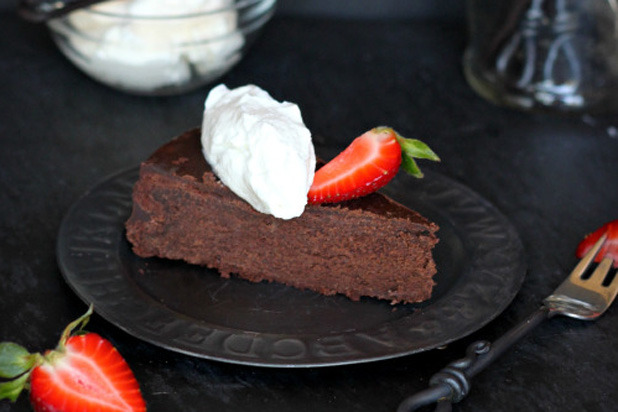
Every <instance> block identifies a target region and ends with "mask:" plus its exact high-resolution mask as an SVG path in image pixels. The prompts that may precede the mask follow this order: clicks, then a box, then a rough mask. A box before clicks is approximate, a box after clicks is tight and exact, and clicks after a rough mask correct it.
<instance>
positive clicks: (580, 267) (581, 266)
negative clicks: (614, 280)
mask: <svg viewBox="0 0 618 412" xmlns="http://www.w3.org/2000/svg"><path fill="white" fill-rule="evenodd" d="M606 239H607V235H603V236H601V237H600V238H599V240H597V242H596V243H595V244H594V246H592V248H591V249H590V250H589V251H588V253H586V254H585V255H584V257H583V258H581V260H580V261H579V263H578V264H577V265H576V266H575V267H574V268H573V271H572V272H571V274H570V275H569V278H570V279H571V280H576V279H579V278H580V277H581V276H582V275H583V274H584V273H585V272H586V269H588V267H589V266H590V264H591V263H592V261H593V260H594V257H595V256H596V254H597V253H598V252H599V250H600V249H601V246H603V243H605V240H606ZM606 273H607V272H606Z"/></svg>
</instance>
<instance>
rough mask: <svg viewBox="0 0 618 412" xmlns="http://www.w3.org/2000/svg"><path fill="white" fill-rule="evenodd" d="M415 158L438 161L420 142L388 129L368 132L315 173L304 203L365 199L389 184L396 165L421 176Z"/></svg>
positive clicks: (395, 171) (396, 168) (413, 174)
mask: <svg viewBox="0 0 618 412" xmlns="http://www.w3.org/2000/svg"><path fill="white" fill-rule="evenodd" d="M415 158H417V159H429V160H434V161H439V160H440V159H439V158H438V156H437V155H436V154H435V153H434V152H433V151H432V150H431V149H430V148H429V147H428V146H427V145H426V144H425V143H423V142H421V141H420V140H417V139H406V138H404V137H402V136H400V135H399V134H398V133H397V132H396V131H394V130H393V129H392V128H390V127H384V126H382V127H376V128H374V129H371V130H369V131H368V132H366V133H364V134H362V135H361V136H359V137H357V138H356V139H355V140H354V141H353V142H352V143H351V144H350V145H349V146H348V147H347V148H346V149H345V150H344V151H343V152H341V153H340V154H339V155H337V156H336V157H335V158H334V159H333V160H331V161H330V162H328V163H327V164H326V165H324V166H323V167H321V168H320V169H318V170H317V171H316V173H315V176H314V178H313V184H312V185H311V188H310V189H309V193H308V195H307V198H308V202H309V203H310V204H317V203H334V202H341V201H344V200H348V199H352V198H356V197H361V196H365V195H367V194H369V193H372V192H375V191H376V190H378V189H380V188H381V187H383V186H384V185H386V184H387V183H388V182H389V181H391V179H393V177H395V175H396V174H397V172H398V171H399V167H400V166H402V167H403V169H404V170H406V171H407V172H408V173H409V174H411V175H412V176H415V177H422V176H423V174H422V173H421V170H420V169H419V167H418V165H417V164H416V161H415V160H414V159H415Z"/></svg>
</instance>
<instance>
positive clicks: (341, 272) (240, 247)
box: [126, 129, 438, 303]
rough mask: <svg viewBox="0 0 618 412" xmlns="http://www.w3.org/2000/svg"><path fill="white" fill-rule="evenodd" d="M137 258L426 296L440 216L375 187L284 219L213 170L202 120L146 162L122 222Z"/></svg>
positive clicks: (308, 284) (329, 290)
mask: <svg viewBox="0 0 618 412" xmlns="http://www.w3.org/2000/svg"><path fill="white" fill-rule="evenodd" d="M126 228H127V237H128V239H129V241H130V242H131V243H132V245H133V251H134V252H135V253H136V254H137V255H138V256H141V257H153V256H158V257H162V258H168V259H181V260H184V261H186V262H189V263H192V264H197V265H203V266H207V267H210V268H216V269H218V270H219V272H220V273H221V275H222V276H224V277H229V276H230V275H231V274H235V275H238V276H239V277H241V278H243V279H247V280H250V281H253V282H260V281H263V280H266V281H274V282H280V283H283V284H286V285H290V286H293V287H296V288H300V289H310V290H313V291H315V292H318V293H322V294H325V295H333V294H336V293H340V294H343V295H346V296H348V297H349V298H351V299H353V300H358V299H359V298H360V297H362V296H368V297H375V298H379V299H387V300H389V301H391V302H393V303H399V302H403V303H411V302H420V301H423V300H426V299H428V298H429V297H430V296H431V290H432V287H433V285H434V281H433V280H432V277H433V275H434V274H435V273H436V267H435V263H434V261H433V258H432V255H431V251H432V249H433V247H434V245H435V244H436V243H437V242H438V239H437V238H436V236H435V232H436V231H437V230H438V227H437V225H436V224H434V223H432V222H430V221H428V220H427V219H426V218H424V217H423V216H421V215H420V214H418V213H417V212H415V211H412V210H410V209H408V208H406V207H404V206H402V205H400V204H398V203H396V202H394V201H393V200H391V199H389V198H388V197H386V196H384V195H382V194H379V193H373V194H370V195H368V196H365V197H362V198H358V199H354V200H349V201H346V202H342V203H338V204H325V205H309V206H307V208H306V209H305V211H304V213H303V214H302V215H301V216H300V217H298V218H293V219H289V220H283V219H278V218H275V217H273V216H271V215H268V214H263V213H260V212H257V211H255V210H254V209H253V208H252V207H251V206H250V205H249V204H247V203H246V202H245V201H244V200H242V199H240V198H239V197H237V196H236V195H235V194H234V193H232V192H231V191H230V190H229V189H228V188H227V187H226V186H224V185H223V184H222V183H221V182H220V181H219V180H218V179H217V177H216V176H215V175H214V174H213V173H212V171H211V169H210V166H209V165H208V164H207V162H206V161H205V160H204V157H203V155H202V150H201V143H200V131H199V129H196V130H192V131H189V132H187V133H184V134H183V135H181V136H179V137H177V138H175V139H174V140H172V141H171V142H169V143H168V144H166V145H164V146H162V147H161V148H160V149H158V150H157V151H156V152H155V153H154V154H153V155H152V156H151V157H150V158H149V159H148V160H146V161H145V162H144V163H142V165H141V168H140V177H139V180H138V182H137V183H136V184H135V187H134V190H133V212H132V214H131V216H130V218H129V220H128V221H127V223H126Z"/></svg>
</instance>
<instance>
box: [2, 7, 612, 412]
mask: <svg viewBox="0 0 618 412" xmlns="http://www.w3.org/2000/svg"><path fill="white" fill-rule="evenodd" d="M464 42H465V28H464V27H463V26H462V25H457V24H446V23H440V22H415V23H413V22H402V21H388V22H375V23H370V22H367V21H354V20H334V19H317V18H311V17H304V18H294V17H277V18H276V19H275V20H273V21H272V22H271V24H269V25H268V27H267V29H266V30H265V32H264V33H263V36H262V37H261V38H260V39H259V41H258V43H256V44H255V46H254V47H253V49H252V50H251V52H250V53H249V55H248V56H247V57H246V59H244V60H243V61H242V62H241V63H240V64H239V65H238V66H237V67H236V68H235V69H234V70H233V71H232V72H230V73H229V74H228V75H226V76H225V77H224V78H223V79H221V81H222V82H225V83H227V84H228V85H229V86H239V85H243V84H246V83H255V84H258V85H260V86H261V87H263V88H265V89H267V90H268V91H270V92H271V94H272V95H273V96H274V97H276V98H278V99H285V100H290V101H294V102H296V103H298V104H299V105H300V107H301V109H302V110H303V115H304V118H305V121H306V123H307V125H308V126H309V127H310V128H311V129H312V130H313V131H314V133H315V134H316V135H319V136H325V137H323V138H319V139H318V141H317V142H316V144H317V145H318V153H320V152H321V153H333V151H334V150H336V149H337V148H340V147H342V146H343V145H345V144H346V143H347V142H348V141H349V140H350V139H351V138H353V137H355V136H356V135H357V134H359V133H360V132H362V131H364V130H365V129H368V128H370V127H373V126H375V125H379V124H390V125H393V126H396V127H397V128H398V129H399V131H400V132H401V133H402V134H404V135H406V136H414V137H419V138H422V139H424V140H426V141H428V142H430V143H431V144H432V146H433V147H434V148H435V150H436V151H437V152H438V153H439V154H440V155H441V157H442V160H443V161H442V163H441V164H440V165H436V166H434V165H432V166H430V168H431V169H432V170H436V171H439V172H440V173H441V174H443V175H445V176H448V177H450V178H452V179H454V180H456V181H459V182H461V183H463V184H465V185H467V186H468V187H470V188H471V189H473V190H475V191H476V192H478V193H480V194H481V195H482V196H484V197H485V198H486V199H488V200H489V201H491V202H492V203H493V204H494V205H495V206H496V207H498V208H499V209H500V210H501V211H502V213H504V215H506V216H507V217H508V219H509V220H510V221H511V222H512V224H513V225H514V226H515V228H516V229H517V230H518V232H519V234H520V236H521V240H522V242H523V245H524V248H525V253H526V264H527V267H528V273H527V277H526V280H525V281H524V284H523V287H522V289H521V291H520V293H519V294H518V296H517V297H516V298H515V300H514V301H513V303H512V304H511V305H510V306H509V307H508V308H507V310H506V311H505V312H504V313H503V314H501V315H500V316H499V317H498V318H497V319H495V320H494V321H492V322H491V323H490V324H489V325H487V326H486V327H484V328H482V329H481V330H479V331H478V332H475V333H473V334H472V335H471V336H468V337H466V338H464V339H462V340H460V341H458V342H455V343H452V344H451V345H449V346H448V347H447V348H445V349H441V350H433V351H430V352H426V353H422V354H418V355H413V356H408V357H404V358H399V359H394V360H388V361H382V362H376V363H370V364H363V365H353V366H342V367H334V368H317V369H298V370H290V369H260V368H254V367H248V366H235V365H230V364H224V363H217V362H212V361H206V360H201V359H196V358H192V357H189V356H185V355H181V354H177V353H172V352H169V351H166V350H164V349H161V348H158V347H156V346H153V345H150V344H148V343H144V342H141V341H139V340H137V339H135V338H133V337H131V336H130V335H128V334H127V333H125V332H123V331H122V330H120V329H118V328H117V327H116V326H114V325H112V324H110V323H108V322H106V321H105V320H104V319H102V318H101V317H99V316H94V318H93V320H92V322H91V324H90V325H89V327H90V329H91V330H94V331H97V332H98V333H100V334H102V335H104V336H105V337H107V338H109V339H110V340H111V341H112V342H113V343H114V344H115V345H116V346H117V347H118V349H119V350H120V352H121V353H122V354H123V355H124V356H125V357H126V359H127V361H128V362H129V363H130V365H131V366H132V368H133V369H134V371H135V374H136V375H137V377H138V379H139V381H140V383H141V385H142V388H143V392H144V396H145V398H146V401H147V402H148V406H149V409H150V410H151V411H177V410H183V411H230V412H233V411H247V410H251V411H256V412H258V411H259V412H261V411H283V412H285V411H290V412H291V411H295V412H302V411H325V412H327V411H385V412H386V411H394V410H395V409H396V407H397V405H398V403H399V402H400V401H401V400H402V399H403V398H405V397H406V396H407V395H409V394H411V393H413V392H415V391H417V390H420V389H423V388H425V387H426V385H427V381H428V379H429V377H430V376H431V375H432V374H433V373H434V372H436V371H437V370H439V369H440V368H441V367H442V366H444V365H445V364H446V363H448V362H449V361H451V360H454V359H456V358H459V357H461V356H462V355H463V353H464V351H465V347H466V346H467V344H469V343H470V342H472V341H474V340H476V339H481V338H483V339H485V338H486V339H495V338H496V337H498V336H499V335H500V334H501V333H503V332H504V331H505V330H507V329H508V328H509V327H510V326H512V325H514V324H515V323H516V322H517V321H519V320H521V319H523V318H524V317H525V316H526V315H527V314H528V313H529V312H531V311H532V310H534V309H535V308H536V307H537V305H538V304H539V302H540V301H541V300H542V298H543V297H544V296H545V295H546V294H548V293H549V292H551V291H552V290H553V288H554V287H555V286H556V285H557V284H559V283H560V281H561V279H562V278H563V277H564V276H565V273H566V272H567V271H568V270H569V269H570V267H571V266H572V265H573V264H574V262H575V257H574V249H575V246H576V245H577V243H578V241H579V240H580V238H581V237H582V236H583V235H584V234H586V233H587V232H589V231H591V230H593V229H595V228H596V227H598V226H599V225H601V224H602V223H604V222H606V221H609V220H612V219H616V218H618V208H617V206H618V190H616V189H617V182H618V132H617V128H616V127H618V118H616V116H613V115H608V114H606V115H597V114H591V113H585V114H584V113H580V114H576V115H572V116H559V115H553V114H527V113H520V112H515V111H512V110H508V109H504V108H498V107H494V106H492V105H490V104H489V103H487V102H485V101H483V100H482V99H480V98H479V97H477V96H476V95H475V94H474V93H473V92H472V91H471V90H470V88H469V87H468V86H467V84H466V82H465V80H464V78H463V76H462V72H461V64H460V61H461V55H462V52H463V47H464ZM0 73H2V77H1V80H0V96H1V98H0V148H1V150H0V229H1V230H0V253H1V255H0V313H2V321H0V339H2V340H10V341H16V342H19V343H21V344H22V345H25V346H26V347H28V348H29V349H31V350H43V349H45V348H49V347H52V346H54V345H55V342H56V340H57V338H58V334H59V333H60V331H61V330H62V328H63V327H64V325H65V324H66V323H67V322H69V321H70V320H72V319H74V318H75V317H77V316H79V315H80V314H81V313H82V312H83V311H84V310H85V305H84V304H83V303H82V302H81V301H80V300H79V299H78V298H77V297H76V296H75V294H74V293H73V292H72V291H71V289H70V288H69V286H67V284H65V282H64V281H63V278H62V276H61V274H60V272H59V269H58V266H57V262H56V257H55V256H56V254H55V247H56V236H57V233H58V229H59V226H60V222H61V219H62V217H63V215H64V214H65V213H66V212H67V210H68V208H69V207H70V206H71V204H72V203H73V202H75V201H76V199H78V197H79V196H80V195H81V194H82V193H83V192H84V191H86V190H87V189H89V188H90V187H91V186H92V185H93V184H94V183H95V182H97V181H100V180H101V179H103V178H104V177H105V176H107V175H109V174H111V173H114V172H116V171H118V170H121V169H125V168H128V167H131V166H135V165H137V164H138V163H139V162H140V160H142V159H144V158H145V157H146V156H147V155H148V154H149V153H150V152H151V151H153V150H154V149H155V148H156V147H158V146H159V145H160V144H162V143H163V142H165V141H166V140H168V139H169V138H171V137H172V136H174V135H176V134H178V133H179V132H181V131H183V130H185V129H188V128H191V127H194V126H196V125H199V123H200V119H201V111H202V104H203V100H204V98H205V96H206V93H207V91H208V87H205V88H203V89H201V90H199V91H196V92H193V93H190V94H186V95H183V96H177V97H159V98H146V97H136V96H130V95H125V94H122V93H119V92H116V91H114V90H111V89H109V88H106V87H105V86H102V85H100V84H98V83H95V82H94V81H92V80H90V79H89V78H87V77H86V76H85V75H83V74H82V73H81V72H79V71H78V70H77V69H75V68H74V67H73V66H72V65H71V64H70V63H69V62H68V61H67V60H65V59H64V57H63V56H62V55H61V54H60V53H59V51H58V50H57V49H56V48H55V46H54V44H53V43H52V41H51V39H50V37H49V35H48V33H47V31H46V30H45V28H44V27H41V26H33V25H29V24H26V23H23V22H21V21H19V20H18V19H17V17H16V16H15V15H13V14H12V13H10V12H4V13H2V14H0ZM617 347H618V308H617V307H614V308H611V309H610V310H609V312H608V313H607V314H606V315H605V316H604V317H602V318H601V319H600V320H598V321H597V322H596V323H586V324H585V323H581V322H577V321H574V320H567V319H555V320H552V321H551V322H548V323H546V324H544V325H543V326H542V327H541V328H539V329H537V330H536V331H534V332H533V333H532V334H531V335H530V336H528V337H527V339H525V340H524V341H522V342H520V344H518V345H517V346H516V347H515V348H514V349H513V350H512V351H510V352H509V353H507V354H506V355H505V356H504V357H503V358H502V359H500V360H499V361H498V362H497V363H496V364H494V365H492V366H491V367H490V369H488V370H487V371H485V372H483V373H482V374H480V375H479V376H478V377H477V378H475V380H474V382H473V389H472V392H471V394H470V396H469V397H468V398H467V399H466V400H464V401H463V402H462V403H461V404H459V405H457V406H456V407H455V408H456V410H458V411H521V410H530V411H561V412H562V411H593V412H596V411H614V410H617V409H618V383H617V382H616V379H615V378H616V374H617V372H616V371H617V370H618V351H617V350H616V348H617ZM27 410H29V406H28V402H27V400H26V399H25V398H24V399H21V400H19V401H18V402H17V403H16V404H15V405H11V404H9V403H7V402H1V403H0V411H2V412H4V411H27Z"/></svg>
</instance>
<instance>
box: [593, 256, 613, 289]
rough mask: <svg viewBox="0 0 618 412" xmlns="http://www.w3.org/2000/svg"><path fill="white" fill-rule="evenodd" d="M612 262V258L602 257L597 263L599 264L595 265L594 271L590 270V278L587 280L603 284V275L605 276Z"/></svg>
mask: <svg viewBox="0 0 618 412" xmlns="http://www.w3.org/2000/svg"><path fill="white" fill-rule="evenodd" d="M613 264H614V261H613V260H612V259H610V258H605V259H603V260H602V261H601V263H599V265H598V266H597V267H596V269H595V270H594V272H592V275H590V279H588V282H595V283H596V284H598V285H601V284H603V281H604V280H605V276H607V274H608V273H609V270H610V269H611V268H612V265H613Z"/></svg>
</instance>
